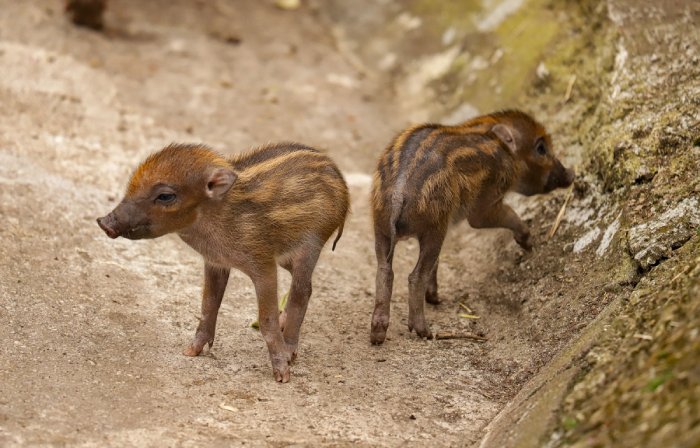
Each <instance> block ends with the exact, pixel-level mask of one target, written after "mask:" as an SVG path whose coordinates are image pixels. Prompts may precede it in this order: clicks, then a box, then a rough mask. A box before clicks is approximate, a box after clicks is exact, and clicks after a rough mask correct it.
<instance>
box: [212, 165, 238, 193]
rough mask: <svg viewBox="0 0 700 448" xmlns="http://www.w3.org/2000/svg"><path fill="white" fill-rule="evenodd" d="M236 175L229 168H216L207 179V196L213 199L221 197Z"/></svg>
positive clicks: (228, 188)
mask: <svg viewBox="0 0 700 448" xmlns="http://www.w3.org/2000/svg"><path fill="white" fill-rule="evenodd" d="M236 178H238V176H237V175H236V173H234V172H233V170H231V169H229V168H216V169H214V170H213V171H212V172H211V174H209V179H208V180H207V189H206V193H207V196H209V197H210V198H213V199H221V198H222V197H223V196H224V195H225V194H226V192H227V191H229V190H230V189H231V186H232V185H233V183H234V182H235V181H236Z"/></svg>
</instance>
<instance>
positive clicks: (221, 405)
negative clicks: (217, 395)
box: [219, 403, 238, 412]
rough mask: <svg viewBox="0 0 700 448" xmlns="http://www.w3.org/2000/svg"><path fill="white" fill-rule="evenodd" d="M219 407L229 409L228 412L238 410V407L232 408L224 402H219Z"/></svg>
mask: <svg viewBox="0 0 700 448" xmlns="http://www.w3.org/2000/svg"><path fill="white" fill-rule="evenodd" d="M219 407H220V408H221V409H223V410H224V411H229V412H238V409H236V408H234V407H233V406H229V405H227V404H225V403H221V404H219Z"/></svg>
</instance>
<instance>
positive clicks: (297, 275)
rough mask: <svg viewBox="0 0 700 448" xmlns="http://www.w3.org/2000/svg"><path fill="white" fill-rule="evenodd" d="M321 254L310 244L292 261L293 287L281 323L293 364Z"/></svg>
mask: <svg viewBox="0 0 700 448" xmlns="http://www.w3.org/2000/svg"><path fill="white" fill-rule="evenodd" d="M320 252H321V247H319V245H318V244H314V243H309V244H308V245H307V246H305V247H304V248H302V249H301V250H300V251H299V253H298V254H297V255H296V256H295V257H294V258H293V261H292V270H291V272H292V286H291V288H290V290H289V298H288V300H287V306H286V308H285V310H284V312H283V313H282V315H281V316H280V322H281V323H283V325H284V327H283V330H282V334H283V336H284V342H285V343H286V344H287V349H288V350H289V353H290V354H291V361H292V362H294V360H295V359H296V357H297V348H298V346H299V334H300V332H301V324H302V322H303V321H304V316H305V315H306V309H307V307H308V305H309V299H310V298H311V291H312V287H311V277H312V276H313V272H314V268H315V267H316V262H317V261H318V257H319V255H320Z"/></svg>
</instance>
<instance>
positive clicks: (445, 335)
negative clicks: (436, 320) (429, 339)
mask: <svg viewBox="0 0 700 448" xmlns="http://www.w3.org/2000/svg"><path fill="white" fill-rule="evenodd" d="M435 339H437V340H441V339H469V340H471V341H474V342H486V341H488V339H486V338H485V337H483V336H479V335H478V334H474V333H459V332H456V331H443V332H440V333H435Z"/></svg>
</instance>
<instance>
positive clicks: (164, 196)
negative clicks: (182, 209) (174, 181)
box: [156, 193, 176, 204]
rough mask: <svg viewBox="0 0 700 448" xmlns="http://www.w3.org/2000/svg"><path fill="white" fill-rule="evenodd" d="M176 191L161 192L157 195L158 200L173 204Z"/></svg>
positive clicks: (162, 202)
mask: <svg viewBox="0 0 700 448" xmlns="http://www.w3.org/2000/svg"><path fill="white" fill-rule="evenodd" d="M175 198H176V196H175V193H161V194H159V195H158V196H157V197H156V202H160V203H161V204H172V203H173V202H175Z"/></svg>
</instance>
